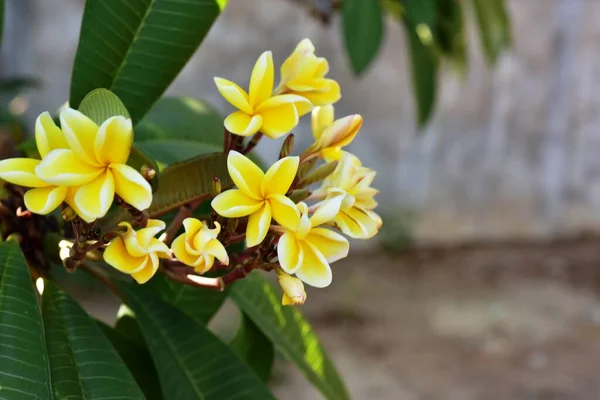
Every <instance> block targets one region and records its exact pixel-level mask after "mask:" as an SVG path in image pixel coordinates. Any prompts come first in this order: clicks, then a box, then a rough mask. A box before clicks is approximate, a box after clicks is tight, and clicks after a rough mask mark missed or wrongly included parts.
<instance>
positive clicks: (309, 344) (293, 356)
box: [229, 273, 349, 400]
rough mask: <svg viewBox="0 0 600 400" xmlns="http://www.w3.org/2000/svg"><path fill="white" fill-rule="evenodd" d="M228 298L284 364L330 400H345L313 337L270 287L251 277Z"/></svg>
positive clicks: (298, 316) (262, 280) (294, 311)
mask: <svg viewBox="0 0 600 400" xmlns="http://www.w3.org/2000/svg"><path fill="white" fill-rule="evenodd" d="M229 293H230V296H231V298H232V299H233V301H234V302H235V303H236V304H237V306H238V307H239V308H240V309H241V310H242V312H243V313H245V314H246V315H247V316H248V318H250V319H251V320H252V321H253V322H254V323H255V324H256V326H258V328H259V329H260V330H261V331H262V332H263V333H264V334H265V336H266V337H267V338H269V340H270V341H271V342H272V343H273V344H274V345H275V347H276V348H277V350H279V351H280V352H281V353H282V354H283V355H284V356H285V357H286V358H287V359H288V360H290V361H292V362H293V363H294V364H296V366H297V367H298V368H299V369H300V370H301V371H302V372H303V373H304V375H305V376H306V378H307V379H308V380H309V381H310V382H311V383H312V384H313V385H314V386H315V387H316V388H317V389H318V390H320V391H321V393H322V394H323V395H324V396H325V397H326V398H327V399H330V400H334V399H335V400H343V399H348V398H349V396H348V392H347V391H346V388H345V386H344V383H343V382H342V380H341V379H340V377H339V375H338V373H337V372H336V370H335V367H334V366H333V364H332V363H331V361H330V360H329V357H328V356H327V354H326V353H325V350H324V349H323V347H322V346H321V344H320V343H319V339H318V338H317V335H316V334H315V332H314V331H313V330H312V328H311V326H310V324H309V323H308V322H307V321H306V320H305V319H304V317H303V316H302V314H301V313H300V311H298V309H296V308H294V307H285V306H282V305H281V295H280V294H278V293H277V292H276V291H275V288H274V287H273V285H272V284H270V283H269V282H267V281H265V280H264V279H263V278H262V277H261V276H260V275H258V274H256V273H253V274H250V275H249V276H248V277H246V279H244V280H241V281H238V282H236V283H235V284H234V285H233V286H232V287H231V289H230V292H229Z"/></svg>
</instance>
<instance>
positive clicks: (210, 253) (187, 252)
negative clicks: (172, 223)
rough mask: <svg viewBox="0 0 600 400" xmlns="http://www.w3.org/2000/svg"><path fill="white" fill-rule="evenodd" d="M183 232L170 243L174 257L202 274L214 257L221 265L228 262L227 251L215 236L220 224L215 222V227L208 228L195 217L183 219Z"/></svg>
mask: <svg viewBox="0 0 600 400" xmlns="http://www.w3.org/2000/svg"><path fill="white" fill-rule="evenodd" d="M183 226H184V227H185V233H183V234H181V235H179V236H178V237H177V238H175V240H173V243H172V244H171V250H172V251H173V254H175V257H177V259H178V260H179V261H181V262H182V263H184V264H186V265H189V266H190V267H194V271H195V272H196V273H198V274H204V273H205V272H207V271H208V270H209V269H211V267H212V266H213V264H214V262H215V258H216V259H217V260H219V261H220V262H221V264H223V265H228V264H229V257H228V256H227V251H226V250H225V247H224V246H223V244H221V242H219V239H217V236H219V232H221V225H220V224H219V223H218V222H215V228H214V229H210V228H209V227H208V225H207V224H206V222H200V221H199V220H197V219H196V218H186V219H184V220H183Z"/></svg>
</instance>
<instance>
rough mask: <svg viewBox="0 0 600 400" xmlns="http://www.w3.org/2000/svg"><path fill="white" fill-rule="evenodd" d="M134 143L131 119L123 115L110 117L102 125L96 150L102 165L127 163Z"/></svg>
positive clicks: (99, 129) (97, 138)
mask: <svg viewBox="0 0 600 400" xmlns="http://www.w3.org/2000/svg"><path fill="white" fill-rule="evenodd" d="M132 145H133V127H132V125H131V120H130V119H129V118H125V117H123V116H120V115H118V116H115V117H110V118H109V119H107V120H106V121H104V122H103V123H102V125H100V128H98V134H97V135H96V141H95V143H94V150H95V154H96V159H97V160H98V162H100V164H102V165H108V164H125V163H126V162H127V159H128V158H129V153H130V152H131V146H132Z"/></svg>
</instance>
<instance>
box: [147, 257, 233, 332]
mask: <svg viewBox="0 0 600 400" xmlns="http://www.w3.org/2000/svg"><path fill="white" fill-rule="evenodd" d="M190 272H192V269H191V268H190ZM146 286H147V287H148V288H150V289H151V290H153V291H154V292H155V293H157V294H159V295H160V296H161V297H162V298H163V299H164V300H165V301H168V302H169V303H171V304H172V305H174V306H175V307H177V308H178V309H180V310H181V311H183V312H184V313H186V314H187V315H189V316H190V317H192V319H193V320H194V321H196V322H197V323H199V324H203V325H206V324H207V323H208V321H210V319H211V318H212V317H213V316H214V315H215V314H216V313H217V311H219V309H220V308H221V306H222V305H223V302H224V301H225V298H226V297H227V294H226V292H219V291H216V290H211V289H206V288H200V287H194V286H189V285H182V284H180V283H177V282H173V281H171V280H169V279H167V278H166V277H165V276H164V275H162V274H157V275H155V276H154V277H153V278H152V279H151V280H150V281H149V282H148V283H147V284H146Z"/></svg>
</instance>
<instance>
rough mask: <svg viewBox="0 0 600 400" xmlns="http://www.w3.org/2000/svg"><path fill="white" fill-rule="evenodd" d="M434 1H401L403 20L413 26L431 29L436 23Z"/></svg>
mask: <svg viewBox="0 0 600 400" xmlns="http://www.w3.org/2000/svg"><path fill="white" fill-rule="evenodd" d="M435 2H436V0H403V3H404V18H405V19H406V20H407V21H409V22H410V23H411V24H413V25H415V26H416V25H418V24H425V25H427V26H429V27H432V26H434V25H435V24H436V22H437V17H438V15H437V10H436V4H435Z"/></svg>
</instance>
